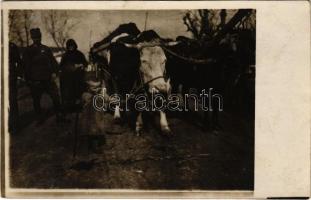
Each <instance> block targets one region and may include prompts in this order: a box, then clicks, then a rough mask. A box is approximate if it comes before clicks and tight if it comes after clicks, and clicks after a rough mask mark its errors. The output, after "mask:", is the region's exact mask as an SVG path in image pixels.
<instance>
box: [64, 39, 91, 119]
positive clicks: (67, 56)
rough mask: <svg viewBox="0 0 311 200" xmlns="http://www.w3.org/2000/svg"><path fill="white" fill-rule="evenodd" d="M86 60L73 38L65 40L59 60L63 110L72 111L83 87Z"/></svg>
mask: <svg viewBox="0 0 311 200" xmlns="http://www.w3.org/2000/svg"><path fill="white" fill-rule="evenodd" d="M86 67H87V61H86V58H85V56H84V55H83V53H82V52H81V51H79V50H78V45H77V43H76V42H75V41H74V40H73V39H69V40H67V42H66V52H65V53H64V55H63V56H62V58H61V62H60V71H61V77H60V84H61V97H62V107H63V109H64V112H65V113H66V112H72V111H73V109H75V107H76V103H77V101H78V100H79V99H80V97H81V95H82V93H83V91H84V89H85V83H84V70H85V68H86Z"/></svg>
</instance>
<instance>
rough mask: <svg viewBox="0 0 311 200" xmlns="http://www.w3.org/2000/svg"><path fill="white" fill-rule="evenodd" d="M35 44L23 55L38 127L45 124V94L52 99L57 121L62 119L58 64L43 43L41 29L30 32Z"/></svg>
mask: <svg viewBox="0 0 311 200" xmlns="http://www.w3.org/2000/svg"><path fill="white" fill-rule="evenodd" d="M30 36H31V39H32V40H33V44H32V45H30V46H29V47H27V48H26V50H25V52H24V54H23V63H24V66H25V79H26V81H27V83H28V85H29V86H30V90H31V95H32V98H33V106H34V110H35V112H36V114H37V122H38V125H40V124H42V123H43V122H44V119H45V117H44V116H43V115H42V114H43V113H42V109H41V105H40V101H41V96H42V94H43V93H48V94H49V95H50V97H51V98H52V101H53V105H54V110H55V113H56V119H57V121H59V119H60V118H61V112H60V99H59V90H58V87H57V85H56V81H55V80H56V78H57V74H58V63H57V61H56V59H55V58H54V56H53V53H52V51H51V49H50V48H49V47H47V46H45V45H43V44H42V43H41V31H40V29H39V28H33V29H31V30H30Z"/></svg>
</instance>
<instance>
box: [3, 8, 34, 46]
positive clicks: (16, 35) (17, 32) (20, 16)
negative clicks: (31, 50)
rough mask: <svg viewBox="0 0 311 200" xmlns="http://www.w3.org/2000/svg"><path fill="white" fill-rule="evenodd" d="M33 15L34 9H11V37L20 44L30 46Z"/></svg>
mask: <svg viewBox="0 0 311 200" xmlns="http://www.w3.org/2000/svg"><path fill="white" fill-rule="evenodd" d="M32 15H33V11H32V10H10V12H9V38H10V40H11V41H13V42H15V43H17V44H18V45H19V46H29V43H30V39H29V31H30V27H31V25H32V20H31V17H32Z"/></svg>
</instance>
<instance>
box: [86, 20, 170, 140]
mask: <svg viewBox="0 0 311 200" xmlns="http://www.w3.org/2000/svg"><path fill="white" fill-rule="evenodd" d="M120 27H122V30H120ZM138 33H139V30H138V29H137V27H136V25H135V24H133V23H130V24H124V25H120V26H119V28H118V29H116V30H115V31H114V32H113V33H112V34H113V37H112V36H110V35H109V36H108V37H107V38H108V39H107V38H105V39H104V40H103V41H105V40H106V41H109V42H108V43H109V45H106V44H107V42H100V43H97V45H94V47H93V48H92V49H91V54H92V59H93V62H95V63H97V65H99V66H100V67H102V68H103V72H104V73H103V80H104V82H103V83H104V87H107V89H108V90H107V92H108V94H110V95H111V94H119V95H121V96H123V97H124V98H125V95H126V94H131V93H133V91H135V92H137V93H139V92H147V93H148V92H151V90H152V89H154V91H156V92H159V93H164V94H167V93H168V91H169V90H170V83H169V80H167V79H166V78H165V72H166V67H165V64H166V56H165V53H164V51H163V49H162V48H161V47H160V43H161V39H160V37H159V36H158V35H157V34H156V33H155V32H154V31H145V32H142V33H139V34H138ZM107 72H108V73H107ZM107 74H109V75H107ZM137 88H138V90H136V89H137ZM139 88H140V89H139ZM159 112H160V126H161V131H162V132H163V133H165V134H170V133H171V131H170V128H169V125H168V122H167V119H166V114H165V113H164V111H159ZM120 117H121V115H120V108H119V106H116V107H115V110H114V118H115V119H120ZM135 125H136V126H135V130H136V133H137V135H139V134H140V133H141V132H142V128H143V120H142V113H141V112H138V113H137V115H136V123H135Z"/></svg>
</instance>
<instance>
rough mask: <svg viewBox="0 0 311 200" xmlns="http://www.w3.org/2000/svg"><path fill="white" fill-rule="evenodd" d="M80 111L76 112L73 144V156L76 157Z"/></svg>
mask: <svg viewBox="0 0 311 200" xmlns="http://www.w3.org/2000/svg"><path fill="white" fill-rule="evenodd" d="M79 113H80V112H79V111H78V110H77V112H76V117H75V123H74V145H73V158H75V157H76V154H77V146H78V121H79Z"/></svg>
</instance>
